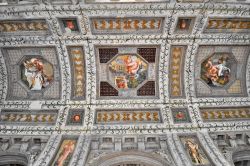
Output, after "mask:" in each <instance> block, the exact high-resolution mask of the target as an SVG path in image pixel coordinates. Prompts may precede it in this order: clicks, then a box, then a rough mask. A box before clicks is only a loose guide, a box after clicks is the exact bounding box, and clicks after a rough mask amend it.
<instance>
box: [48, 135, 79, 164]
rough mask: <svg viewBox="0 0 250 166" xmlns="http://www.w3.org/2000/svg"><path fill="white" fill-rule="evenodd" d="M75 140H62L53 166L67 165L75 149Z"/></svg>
mask: <svg viewBox="0 0 250 166" xmlns="http://www.w3.org/2000/svg"><path fill="white" fill-rule="evenodd" d="M76 143H77V139H76V138H75V139H64V140H63V141H62V143H61V145H60V147H59V149H58V151H57V153H56V156H55V159H54V160H51V161H53V164H51V165H53V166H66V165H69V163H70V160H71V158H72V156H73V153H74V151H75V148H76Z"/></svg>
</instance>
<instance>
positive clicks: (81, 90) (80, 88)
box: [68, 46, 85, 99]
mask: <svg viewBox="0 0 250 166" xmlns="http://www.w3.org/2000/svg"><path fill="white" fill-rule="evenodd" d="M68 51H69V56H70V60H71V63H70V64H71V69H72V75H73V76H72V89H73V90H72V95H71V96H72V98H73V99H84V98H85V65H84V64H85V60H84V58H85V56H84V54H83V48H82V47H74V46H71V47H68Z"/></svg>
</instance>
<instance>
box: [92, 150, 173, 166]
mask: <svg viewBox="0 0 250 166" xmlns="http://www.w3.org/2000/svg"><path fill="white" fill-rule="evenodd" d="M91 166H173V164H170V163H169V162H168V161H167V160H166V159H165V158H164V157H162V156H159V155H154V154H152V153H145V152H137V151H136V152H134V151H133V152H131V151H127V152H115V153H111V154H109V155H104V156H102V157H100V158H99V160H98V161H96V162H94V163H93V164H91Z"/></svg>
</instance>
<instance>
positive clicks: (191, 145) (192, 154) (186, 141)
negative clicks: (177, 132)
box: [180, 135, 211, 166]
mask: <svg viewBox="0 0 250 166" xmlns="http://www.w3.org/2000/svg"><path fill="white" fill-rule="evenodd" d="M180 140H181V142H182V145H183V146H184V149H185V151H186V154H187V156H188V157H189V158H190V161H192V164H193V165H199V166H208V165H211V164H210V162H209V160H208V158H207V156H206V154H205V153H204V150H203V148H202V147H201V145H200V143H199V141H198V139H197V137H196V136H192V135H190V136H180Z"/></svg>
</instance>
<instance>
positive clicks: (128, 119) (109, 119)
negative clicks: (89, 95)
mask: <svg viewBox="0 0 250 166" xmlns="http://www.w3.org/2000/svg"><path fill="white" fill-rule="evenodd" d="M95 119H96V120H95V122H96V124H117V123H119V124H127V123H161V122H162V120H161V115H160V112H159V111H155V110H146V109H145V110H133V111H131V110H97V111H96V118H95Z"/></svg>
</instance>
